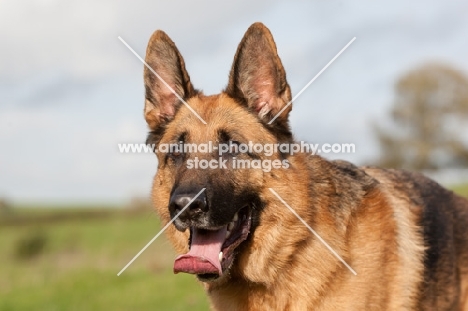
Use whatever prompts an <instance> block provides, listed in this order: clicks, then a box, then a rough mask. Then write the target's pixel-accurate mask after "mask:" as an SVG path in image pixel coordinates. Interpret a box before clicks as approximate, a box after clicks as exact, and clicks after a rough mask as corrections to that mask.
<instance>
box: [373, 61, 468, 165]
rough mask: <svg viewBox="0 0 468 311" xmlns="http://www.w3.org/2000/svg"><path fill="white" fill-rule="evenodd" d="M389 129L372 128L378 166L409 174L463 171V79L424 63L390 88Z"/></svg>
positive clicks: (467, 140)
mask: <svg viewBox="0 0 468 311" xmlns="http://www.w3.org/2000/svg"><path fill="white" fill-rule="evenodd" d="M391 121H392V122H391V123H392V124H391V125H390V126H382V125H377V126H375V128H376V133H377V138H378V141H379V143H380V147H381V149H380V150H381V156H380V160H379V163H378V164H379V165H381V166H384V167H394V168H406V169H412V170H422V169H440V168H446V167H452V168H453V167H465V168H466V167H468V78H467V77H466V76H465V75H463V73H462V72H460V71H459V70H457V69H454V68H451V67H449V66H447V65H443V64H435V63H432V64H426V65H424V66H422V67H419V68H416V69H413V70H411V71H409V72H407V73H406V74H404V75H403V76H402V77H401V78H400V79H399V80H398V81H397V82H396V84H395V98H394V102H393V107H392V110H391Z"/></svg>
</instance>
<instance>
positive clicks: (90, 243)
mask: <svg viewBox="0 0 468 311" xmlns="http://www.w3.org/2000/svg"><path fill="white" fill-rule="evenodd" d="M453 189H454V190H455V191H456V192H458V193H460V194H462V195H465V196H468V184H467V185H462V186H457V187H453ZM159 229H160V226H159V222H158V219H157V217H156V215H155V214H154V212H151V211H150V210H149V209H148V210H147V211H143V212H128V211H127V212H123V211H118V210H117V211H116V210H110V209H99V210H96V209H91V208H87V209H79V208H73V209H66V210H64V209H47V208H35V209H27V208H22V209H18V210H13V211H12V212H11V215H8V214H5V215H0V311H7V310H44V311H48V310H50V311H52V310H54V311H55V310H191V311H196V310H208V302H207V299H206V297H205V294H204V293H203V290H202V286H201V285H200V284H199V283H197V281H196V280H195V278H194V277H193V276H190V275H185V274H179V275H176V276H175V275H173V273H172V265H173V260H174V258H175V253H174V252H173V251H172V249H171V247H170V245H169V243H168V242H167V240H166V239H165V237H164V236H161V237H160V238H159V239H157V240H156V241H155V242H154V243H153V244H152V245H151V246H150V247H149V248H148V249H147V250H146V251H145V252H144V253H143V254H142V255H141V256H140V257H139V258H138V259H137V260H136V261H135V262H134V263H133V264H132V265H131V266H130V267H129V268H128V269H127V270H126V271H125V272H124V273H123V274H122V275H121V276H119V277H118V276H117V273H118V272H119V271H120V269H122V268H123V267H124V266H125V265H126V264H127V262H128V261H130V259H132V258H133V256H134V255H135V254H136V253H137V252H138V251H140V250H141V248H142V247H143V246H144V245H145V244H146V243H147V242H148V241H149V240H151V238H152V237H154V235H155V234H156V233H157V232H158V231H159Z"/></svg>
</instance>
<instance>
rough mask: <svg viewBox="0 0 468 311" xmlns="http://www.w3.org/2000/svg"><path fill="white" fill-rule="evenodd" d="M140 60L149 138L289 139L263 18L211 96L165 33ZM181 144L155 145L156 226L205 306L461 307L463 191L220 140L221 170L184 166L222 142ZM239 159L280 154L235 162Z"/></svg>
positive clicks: (466, 241)
mask: <svg viewBox="0 0 468 311" xmlns="http://www.w3.org/2000/svg"><path fill="white" fill-rule="evenodd" d="M146 62H147V64H148V66H149V67H151V68H152V69H153V70H154V72H156V73H157V74H158V75H159V77H158V76H157V75H155V74H154V72H153V71H152V70H150V69H148V68H145V70H144V83H145V89H146V94H145V108H144V115H145V119H146V122H147V123H148V125H149V128H150V133H149V135H148V139H147V141H148V143H151V144H155V146H162V144H206V143H207V142H213V143H215V144H222V143H226V144H228V143H229V144H230V146H234V145H239V144H242V143H244V144H247V143H248V142H254V143H262V144H292V143H294V140H293V135H292V133H291V130H290V127H289V124H288V114H289V112H290V111H291V106H288V105H287V103H289V102H290V101H291V91H290V87H289V85H288V83H287V80H286V74H285V70H284V68H283V66H282V63H281V61H280V59H279V57H278V55H277V51H276V45H275V42H274V40H273V37H272V35H271V33H270V31H269V30H268V29H267V28H266V27H265V26H264V25H263V24H261V23H255V24H253V25H252V26H251V27H250V28H249V29H248V30H247V32H246V33H245V35H244V37H243V39H242V41H241V42H240V44H239V47H238V49H237V52H236V54H235V57H234V63H233V65H232V69H231V71H230V74H229V82H228V84H227V87H226V88H225V90H224V91H222V92H221V93H220V94H217V95H210V96H206V95H204V94H203V93H202V92H201V91H198V90H197V89H195V88H194V87H193V85H192V83H191V82H190V77H189V75H188V73H187V71H186V69H185V64H184V60H183V58H182V56H181V54H180V53H179V51H178V49H177V48H176V46H175V44H174V42H173V41H172V40H171V39H170V38H169V37H168V36H167V35H166V34H165V33H164V32H163V31H160V30H158V31H156V32H155V33H154V34H153V35H152V37H151V39H150V41H149V44H148V48H147V52H146ZM162 81H165V82H162ZM169 87H170V88H169ZM171 89H172V90H171ZM173 91H174V92H173ZM176 94H177V95H176ZM187 104H188V105H187ZM282 110H283V111H282ZM281 111H282V112H281ZM279 112H281V113H280V114H279V116H278V118H277V119H276V120H275V121H274V122H272V123H271V124H269V123H270V122H269V121H270V120H271V119H272V118H273V117H274V116H275V115H277V114H278V113H279ZM198 116H199V117H201V118H202V119H203V120H204V121H205V122H206V124H204V123H203V122H202V121H201V120H200V119H199V118H198ZM182 149H183V148H180V149H178V150H171V151H168V152H158V153H157V157H158V170H157V174H156V176H155V177H154V184H153V190H152V201H153V204H154V205H155V207H156V209H157V212H158V214H159V215H160V217H161V219H162V221H163V223H166V224H167V223H169V222H170V221H171V219H172V218H174V217H175V216H177V215H178V214H179V217H177V218H176V220H175V221H174V223H173V224H172V225H170V226H169V227H168V229H167V231H166V233H167V236H168V238H169V240H170V241H171V243H172V244H173V246H174V248H175V250H176V251H177V252H178V253H179V254H181V255H179V256H178V257H177V258H176V260H175V263H174V272H176V273H179V272H185V273H191V274H195V275H196V276H197V278H198V279H199V280H200V281H201V282H202V283H203V286H204V288H205V290H206V292H207V294H208V296H209V298H210V303H211V306H212V309H213V310H222V311H229V310H333V311H335V310H392V311H394V310H439V311H442V310H468V200H466V199H464V198H461V197H459V196H457V195H455V194H454V193H452V192H451V191H449V190H446V189H444V188H442V187H441V186H440V185H438V184H437V183H436V182H434V181H432V180H430V179H428V178H426V177H424V176H422V175H419V174H416V173H411V172H406V171H400V170H391V169H380V168H375V167H356V166H354V165H353V164H350V163H348V162H345V161H328V160H325V159H323V158H321V157H320V156H317V155H312V154H310V153H296V154H293V155H291V154H290V153H286V152H281V151H278V150H276V151H275V152H274V153H273V154H271V155H268V156H267V155H266V154H263V153H258V152H255V151H252V152H250V151H249V152H243V153H240V152H239V151H238V150H236V149H235V148H230V150H229V152H226V153H225V154H223V155H222V156H221V157H220V158H219V159H220V160H223V161H225V162H226V163H227V165H226V166H227V167H228V169H225V168H224V167H218V168H212V169H202V168H200V167H198V168H191V169H190V168H189V166H188V165H187V163H188V162H189V161H193V160H194V159H195V158H198V159H199V160H200V161H201V160H203V159H204V160H207V161H211V160H218V153H217V152H216V151H213V152H211V153H210V152H200V150H192V151H186V150H182ZM239 159H242V160H249V161H250V160H252V161H253V160H260V161H264V160H272V161H275V160H278V161H280V162H281V163H284V162H283V161H287V163H288V165H287V167H284V166H281V167H279V168H276V169H272V170H270V171H268V170H264V169H261V168H251V169H247V168H244V169H239V168H236V169H234V168H233V166H232V165H230V164H233V163H234V161H237V160H239ZM270 189H273V190H274V192H275V193H276V194H278V195H279V197H280V198H282V199H283V201H284V202H285V203H287V205H289V206H290V207H291V208H292V209H293V210H294V211H296V212H297V214H298V215H299V216H300V217H301V218H302V219H303V220H304V221H305V222H306V223H307V224H308V225H309V226H310V227H311V228H313V229H314V230H315V232H316V233H317V235H319V236H320V237H321V238H322V239H323V240H324V241H326V242H327V243H328V245H329V246H330V247H331V248H332V249H333V250H334V251H335V252H336V254H337V255H339V256H340V257H341V258H342V259H343V261H345V262H346V263H347V264H349V266H350V267H352V269H354V270H355V271H356V273H357V275H354V274H353V273H352V272H351V271H350V270H349V269H348V268H347V267H346V266H345V265H344V263H343V262H342V261H340V260H339V258H338V257H337V256H335V255H334V254H333V253H332V252H331V251H330V249H328V248H327V247H325V245H324V244H323V243H322V242H321V241H320V239H318V237H317V236H316V235H314V234H311V231H309V229H308V228H307V227H306V226H304V224H303V223H301V222H300V221H299V219H298V217H296V215H295V214H293V212H292V211H291V210H290V209H289V208H288V207H287V206H285V204H284V202H282V201H281V200H280V199H279V198H278V197H277V196H276V195H275V193H273V192H272V191H271V190H270ZM184 208H185V209H184Z"/></svg>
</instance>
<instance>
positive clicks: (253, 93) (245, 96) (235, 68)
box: [226, 23, 291, 124]
mask: <svg viewBox="0 0 468 311" xmlns="http://www.w3.org/2000/svg"><path fill="white" fill-rule="evenodd" d="M226 93H227V94H228V95H229V96H231V97H233V98H236V99H239V100H241V101H242V102H243V103H245V104H246V105H247V106H248V107H249V108H250V109H251V110H252V111H255V112H256V113H257V114H258V116H259V117H260V119H262V121H266V122H269V121H270V120H271V119H272V118H273V117H274V116H275V115H276V114H277V113H278V112H280V111H281V109H283V108H284V107H285V106H286V105H287V104H288V103H289V101H290V100H291V89H290V88H289V84H288V82H287V81H286V72H285V71H284V68H283V65H282V63H281V60H280V58H279V56H278V53H277V51H276V44H275V41H274V40H273V36H272V35H271V33H270V31H269V30H268V28H266V27H265V25H263V24H262V23H255V24H253V25H252V26H250V27H249V29H248V30H247V32H246V33H245V35H244V38H243V39H242V41H241V43H240V44H239V47H238V48H237V52H236V55H235V56H234V63H233V65H232V68H231V72H230V74H229V84H228V86H227V88H226ZM290 111H291V105H290V106H289V107H287V108H286V109H285V110H284V111H283V112H282V113H281V115H280V116H279V117H278V118H277V120H276V121H275V122H279V123H285V124H287V118H288V114H289V112H290Z"/></svg>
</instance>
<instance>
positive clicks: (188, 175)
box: [144, 23, 292, 282]
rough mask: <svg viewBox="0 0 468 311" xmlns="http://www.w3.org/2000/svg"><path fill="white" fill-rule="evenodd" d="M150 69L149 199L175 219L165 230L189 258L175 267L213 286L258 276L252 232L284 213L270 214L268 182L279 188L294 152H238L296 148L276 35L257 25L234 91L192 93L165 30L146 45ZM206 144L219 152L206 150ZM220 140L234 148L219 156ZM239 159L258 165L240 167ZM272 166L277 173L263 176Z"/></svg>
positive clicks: (248, 37)
mask: <svg viewBox="0 0 468 311" xmlns="http://www.w3.org/2000/svg"><path fill="white" fill-rule="evenodd" d="M146 63H147V64H148V66H149V67H150V68H151V69H150V68H145V70H144V82H145V89H146V96H145V108H144V115H145V119H146V121H147V123H148V126H149V128H150V133H149V135H148V140H147V142H148V143H150V144H155V146H156V148H157V149H158V152H157V157H158V171H157V174H156V176H155V178H154V185H153V191H152V197H153V202H154V204H155V206H156V208H157V210H158V213H159V214H160V216H161V217H162V219H163V221H164V222H166V223H167V222H168V221H170V219H172V218H174V217H176V216H178V217H177V218H176V219H175V221H174V223H173V224H174V225H171V226H170V227H169V228H168V230H167V234H168V237H169V238H170V240H171V241H172V243H173V245H174V246H175V248H176V250H177V251H178V252H179V253H183V254H184V255H181V256H179V257H178V258H177V259H176V262H175V265H174V271H175V272H188V273H192V274H196V275H197V276H198V277H199V279H201V280H202V281H207V282H211V281H215V280H218V279H221V277H224V276H225V275H227V274H229V273H227V272H228V271H229V272H231V273H234V272H235V273H240V274H243V275H244V277H246V276H247V277H248V276H249V273H250V274H251V275H250V277H251V278H255V276H253V275H252V273H251V272H249V271H248V270H249V269H248V268H247V267H248V265H249V263H252V262H255V261H257V263H258V264H261V263H262V262H261V261H260V256H263V255H262V254H261V250H260V246H261V245H258V243H261V242H254V241H253V235H254V234H255V235H257V236H262V234H267V233H266V232H263V233H262V230H264V231H265V230H266V229H263V228H264V227H265V224H266V223H268V222H271V223H273V222H275V221H277V220H278V218H279V216H278V214H281V212H278V211H274V210H272V209H270V210H269V211H266V210H265V207H266V206H267V205H269V203H268V200H269V196H271V193H270V192H268V191H266V189H267V188H266V187H267V186H266V184H265V183H266V182H267V181H268V183H269V185H270V186H271V185H275V183H276V184H279V183H280V182H281V181H280V179H281V177H282V176H284V175H285V174H286V172H285V170H286V167H287V166H288V163H287V161H288V155H286V154H283V153H281V152H273V153H269V154H266V153H265V152H256V151H255V150H248V151H246V152H240V151H239V149H236V148H235V147H234V146H238V147H239V146H241V145H247V146H248V145H249V143H250V144H255V143H261V144H262V145H265V144H271V145H274V144H278V143H290V142H292V135H291V131H290V128H289V124H288V114H289V112H290V110H291V105H289V103H290V101H291V91H290V87H289V85H288V83H287V80H286V74H285V71H284V68H283V65H282V63H281V61H280V59H279V57H278V55H277V51H276V45H275V42H274V41H273V37H272V35H271V33H270V31H269V30H268V29H267V28H266V27H265V26H264V25H263V24H260V23H256V24H253V25H252V26H251V27H250V28H249V29H248V30H247V32H246V34H245V35H244V38H243V39H242V41H241V43H240V44H239V47H238V49H237V52H236V54H235V57H234V63H233V65H232V69H231V72H230V75H229V82H228V85H227V87H226V89H225V90H224V91H223V92H221V93H220V94H217V95H212V96H205V95H204V94H202V93H201V92H200V91H198V90H196V89H195V88H194V87H193V85H192V83H191V81H190V77H189V74H188V73H187V71H186V69H185V64H184V60H183V58H182V56H181V54H180V53H179V51H178V49H177V48H176V46H175V44H174V43H173V42H172V40H171V39H170V38H169V37H168V36H167V35H166V34H165V33H164V32H162V31H160V30H158V31H156V32H155V33H154V34H153V35H152V37H151V39H150V41H149V44H148V48H147V52H146ZM275 116H276V117H277V118H276V119H275V120H274V122H270V121H271V120H272V119H273V118H274V117H275ZM270 123H271V124H270ZM204 144H205V145H207V148H208V149H209V148H210V145H211V146H212V149H209V150H205V151H204V152H201V151H200V150H199V149H200V148H199V147H200V146H201V145H204ZM222 144H224V145H225V146H226V145H227V146H229V150H228V151H225V152H224V153H222V154H220V152H219V151H220V150H219V149H220V145H222ZM162 146H166V148H165V151H164V150H162V148H161V147H162ZM168 146H169V150H168ZM170 146H173V147H174V148H172V150H171V148H170ZM175 146H179V147H178V148H177V147H175ZM197 146H198V149H197ZM239 161H248V162H250V163H251V164H252V163H261V167H258V165H256V166H255V167H250V168H247V167H246V166H245V165H244V166H242V167H240V164H239V163H240V162H239ZM254 161H257V162H254ZM202 163H204V164H205V165H204V166H205V167H204V166H202ZM243 163H244V164H245V163H246V162H243ZM265 163H268V164H270V165H272V164H273V163H275V164H276V165H275V166H274V167H276V168H272V169H270V170H265V167H264V165H265ZM196 164H198V165H196ZM210 164H213V165H210ZM236 164H239V165H237V167H236ZM216 165H217V166H216ZM206 166H207V167H206ZM270 168H271V167H270ZM280 171H281V172H280ZM256 243H257V244H256ZM275 243H276V242H275ZM277 243H281V239H278V242H277ZM270 247H273V246H271V245H270ZM279 247H280V246H279ZM258 271H259V273H261V272H260V271H261V269H260V270H258Z"/></svg>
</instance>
